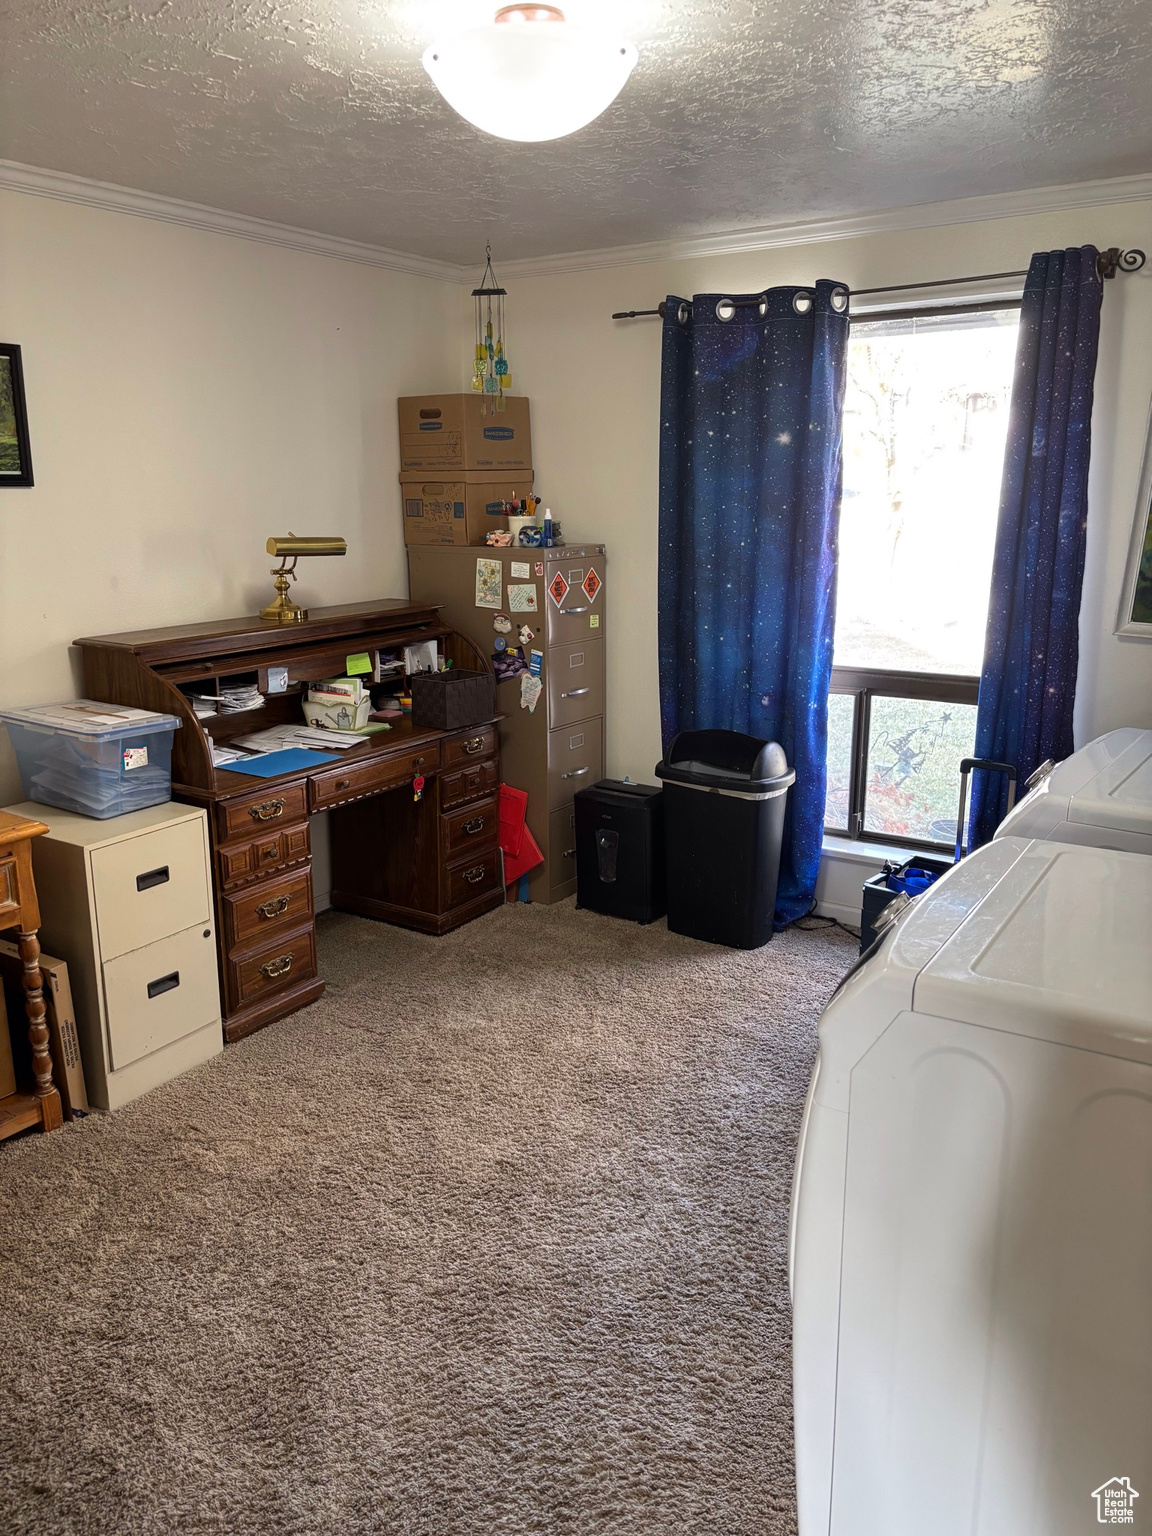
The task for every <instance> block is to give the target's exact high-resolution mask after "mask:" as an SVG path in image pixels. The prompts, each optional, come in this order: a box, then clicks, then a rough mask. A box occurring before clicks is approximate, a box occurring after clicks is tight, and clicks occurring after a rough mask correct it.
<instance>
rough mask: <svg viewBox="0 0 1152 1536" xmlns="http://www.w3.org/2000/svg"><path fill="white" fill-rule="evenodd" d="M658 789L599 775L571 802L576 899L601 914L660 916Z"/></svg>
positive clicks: (643, 919) (637, 918)
mask: <svg viewBox="0 0 1152 1536" xmlns="http://www.w3.org/2000/svg"><path fill="white" fill-rule="evenodd" d="M663 802H664V791H663V790H662V789H660V788H659V787H658V786H657V785H654V784H625V783H624V782H623V781H622V780H620V779H601V780H600V782H599V784H593V785H592V786H591V787H590V788H589V789H582V790H580V791H579V793H578V794H577V795H576V797H575V800H574V802H573V806H574V813H575V817H576V905H577V906H578V907H587V908H588V909H589V910H591V911H593V912H603V913H604V914H605V915H606V916H607V917H626V918H630V919H631V920H632V921H633V922H637V923H653V922H655V921H656V919H657V918H658V917H663V915H664V909H665V901H664V804H663Z"/></svg>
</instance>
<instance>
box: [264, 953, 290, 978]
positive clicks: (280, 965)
mask: <svg viewBox="0 0 1152 1536" xmlns="http://www.w3.org/2000/svg"><path fill="white" fill-rule="evenodd" d="M291 969H292V956H291V955H281V956H280V958H279V960H265V962H264V964H263V965H262V966H261V967H260V974H261V976H267V978H268V980H269V981H275V980H276V978H277V977H278V976H287V974H288V972H289V971H290V970H291Z"/></svg>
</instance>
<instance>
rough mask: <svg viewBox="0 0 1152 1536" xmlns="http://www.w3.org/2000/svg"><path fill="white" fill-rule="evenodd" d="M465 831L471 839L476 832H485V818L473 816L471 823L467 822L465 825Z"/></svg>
mask: <svg viewBox="0 0 1152 1536" xmlns="http://www.w3.org/2000/svg"><path fill="white" fill-rule="evenodd" d="M464 830H465V832H467V834H468V836H469V837H471V836H473V834H474V833H476V832H483V830H484V818H483V816H473V818H472V820H471V821H466V822H465V823H464Z"/></svg>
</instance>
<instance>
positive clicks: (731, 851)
mask: <svg viewBox="0 0 1152 1536" xmlns="http://www.w3.org/2000/svg"><path fill="white" fill-rule="evenodd" d="M656 776H657V778H659V779H662V780H663V781H664V850H665V870H666V874H667V882H668V927H669V928H670V929H671V930H672V932H673V933H683V934H687V935H688V937H689V938H693V939H704V940H706V941H707V942H709V943H711V944H727V945H729V946H730V947H731V948H733V949H759V948H760V946H761V945H762V944H767V942H768V940H769V939H770V938H771V937H772V914H773V911H774V909H775V906H776V880H777V877H778V875H779V872H780V845H781V840H782V838H783V833H784V808H785V805H786V804H787V797H788V790H789V788H790V787H791V785H792V784H793V783H794V782H795V779H796V771H795V769H793V768H789V766H788V759H787V758H786V757H785V755H784V748H783V747H781V746H780V745H779V743H778V742H775V741H760V740H758V739H757V738H756V737H755V736H745V735H744V734H743V733H742V732H740V731H681V732H680V734H679V735H678V736H677V737H676V738H675V739H674V740H673V742H672V744H671V746H670V747H669V748H668V751H667V753H666V754H665V757H664V759H663V761H662V762H661V763H659V764H658V765H657V768H656Z"/></svg>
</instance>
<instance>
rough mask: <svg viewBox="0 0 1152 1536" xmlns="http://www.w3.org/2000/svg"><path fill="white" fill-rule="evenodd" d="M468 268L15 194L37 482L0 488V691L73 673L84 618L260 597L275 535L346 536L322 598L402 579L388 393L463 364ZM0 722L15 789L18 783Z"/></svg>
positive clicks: (10, 304)
mask: <svg viewBox="0 0 1152 1536" xmlns="http://www.w3.org/2000/svg"><path fill="white" fill-rule="evenodd" d="M458 304H459V294H458V290H457V289H456V288H455V287H454V285H452V284H449V283H443V282H437V281H434V280H431V279H428V278H422V277H410V276H406V275H402V274H398V273H393V272H388V271H384V270H381V269H379V268H375V267H368V266H360V265H355V264H353V263H350V262H346V261H340V260H334V259H331V258H328V257H323V256H315V255H309V254H305V253H302V252H299V251H292V250H285V249H281V248H278V247H276V246H272V245H267V244H262V243H256V242H254V241H250V240H243V239H237V238H235V237H232V236H228V235H221V234H213V233H207V232H204V231H200V230H194V229H188V228H183V227H179V226H176V225H171V224H164V223H158V222H154V221H152V220H149V219H142V218H135V217H132V216H129V215H126V214H121V213H112V212H105V211H100V210H95V209H90V208H83V207H79V206H76V205H74V204H71V203H65V202H56V201H51V200H48V199H44V198H37V197H30V196H26V195H23V194H19V193H0V337H2V338H3V339H4V340H6V341H13V342H18V343H20V345H21V346H22V347H23V349H24V370H25V384H26V389H27V397H28V411H29V418H30V430H31V438H32V457H33V467H34V470H35V476H36V484H35V486H34V487H33V488H32V489H29V490H20V489H9V490H6V491H5V492H4V494H3V496H2V497H0V654H2V656H3V675H2V679H0V703H3V704H21V703H44V702H47V701H49V700H53V699H59V698H68V697H71V696H73V694H74V693H75V691H76V689H77V688H78V687H79V676H78V674H75V675H74V672H73V670H72V663H71V662H70V658H69V651H68V647H69V643H70V642H71V641H72V640H73V639H74V638H75V637H76V636H78V635H88V634H98V633H102V632H107V631H110V630H122V629H137V628H143V627H145V626H147V625H153V624H177V623H181V622H185V621H192V620H196V619H205V618H222V617H228V616H230V615H232V614H241V613H250V612H252V611H253V610H254V609H255V608H256V607H258V606H260V605H261V604H263V603H264V602H265V601H267V600H268V597H269V595H270V594H271V580H270V578H269V577H268V575H267V569H268V566H269V565H270V563H271V562H270V560H269V558H268V556H267V555H266V553H265V550H264V541H265V540H266V539H267V537H268V535H269V534H272V533H286V532H287V531H288V530H289V529H291V530H293V531H294V532H296V533H338V534H343V535H344V537H345V538H346V539H347V540H348V555H347V557H346V558H345V559H343V560H314V561H311V562H302V564H301V578H300V581H299V583H298V585H297V588H296V589H295V590H296V591H298V593H299V596H300V600H302V601H303V602H305V603H310V604H320V603H331V602H350V601H353V600H355V599H357V598H369V597H377V596H403V595H404V594H405V593H406V592H407V590H408V587H407V570H406V566H405V562H404V544H403V536H402V532H401V526H400V518H399V512H398V491H397V483H396V475H397V470H398V463H397V443H396V404H395V402H396V396H397V395H398V394H402V393H415V392H421V391H423V390H433V389H441V388H443V387H444V386H445V383H446V381H448V380H449V379H451V378H452V377H453V376H454V373H455V370H456V369H457V367H458V362H457V333H458V315H459V310H458ZM20 798H21V796H20V793H19V780H18V778H17V775H16V770H15V763H14V761H13V759H12V756H11V749H10V747H9V745H8V740H7V733H6V732H0V804H5V803H11V802H12V801H13V800H17V799H20Z"/></svg>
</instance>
